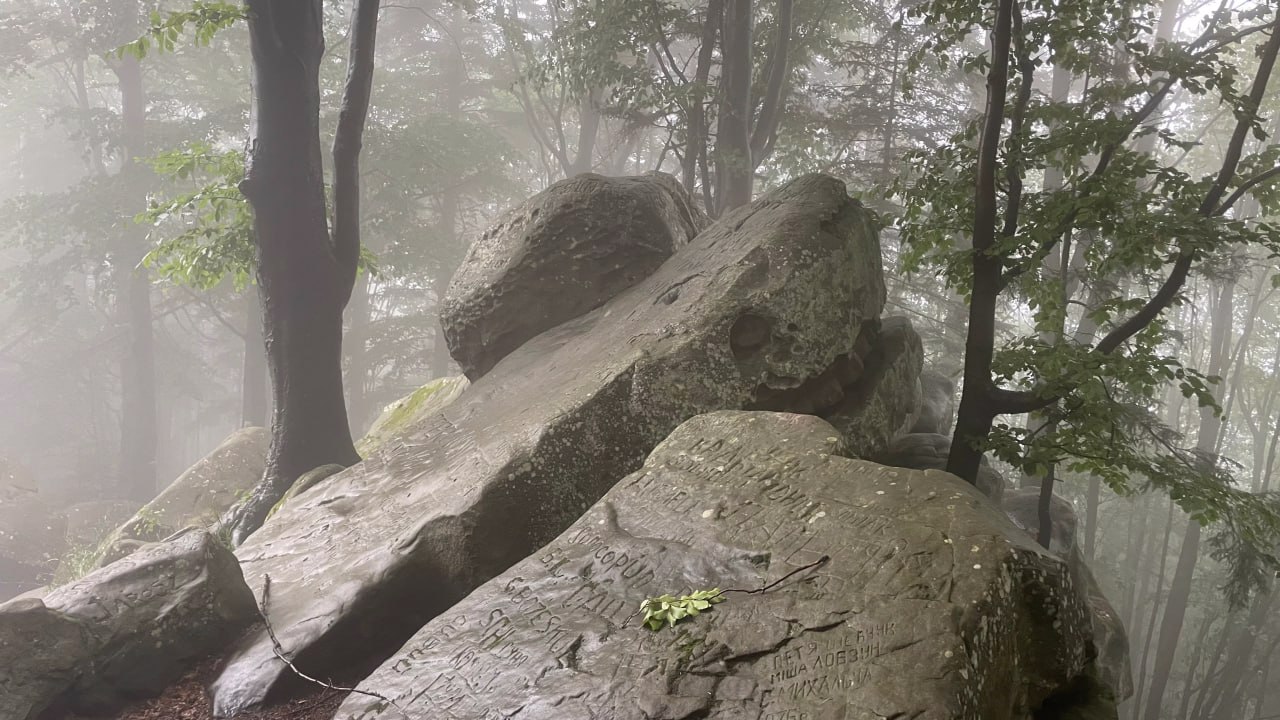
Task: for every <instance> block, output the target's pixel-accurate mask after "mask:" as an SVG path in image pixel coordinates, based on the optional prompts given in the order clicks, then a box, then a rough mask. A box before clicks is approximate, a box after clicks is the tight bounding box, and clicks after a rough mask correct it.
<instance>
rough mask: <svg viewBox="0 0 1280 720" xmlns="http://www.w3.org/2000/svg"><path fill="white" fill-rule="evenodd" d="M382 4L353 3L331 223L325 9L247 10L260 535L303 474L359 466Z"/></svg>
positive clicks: (280, 2)
mask: <svg viewBox="0 0 1280 720" xmlns="http://www.w3.org/2000/svg"><path fill="white" fill-rule="evenodd" d="M378 5H379V3H378V2H377V1H376V0H372V1H371V0H356V3H355V6H354V8H353V11H352V21H351V59H350V62H349V65H348V77H347V87H346V92H345V94H344V97H343V106H342V111H341V114H340V116H339V120H338V131H337V135H336V137H335V140H334V150H333V155H334V182H333V193H334V214H333V232H332V235H330V232H329V227H328V225H327V223H326V219H325V196H324V170H323V167H322V162H321V148H320V81H319V72H320V63H321V59H322V57H323V55H324V22H323V21H324V4H323V2H322V0H248V2H247V4H246V7H247V10H248V13H249V38H250V47H251V50H252V54H253V70H254V97H253V111H254V112H253V136H252V140H251V145H250V148H249V154H248V161H247V166H246V169H245V180H244V183H243V188H242V189H243V191H244V194H245V197H247V198H248V199H249V202H250V203H251V204H252V205H253V208H254V230H255V232H256V235H257V238H258V288H259V292H260V295H261V298H262V306H263V316H264V322H265V336H266V347H267V364H268V367H269V368H270V372H271V380H272V397H273V399H274V401H275V408H274V411H273V413H272V421H271V450H270V453H269V455H268V458H267V471H266V473H265V475H264V477H263V480H262V483H261V484H260V485H259V487H258V488H257V489H256V490H255V491H254V494H253V497H251V498H250V500H249V501H248V502H247V503H246V504H245V505H244V506H242V507H241V508H240V509H239V510H238V511H237V514H236V517H235V518H234V521H233V524H234V528H235V530H234V535H235V538H234V539H235V541H236V542H237V543H238V542H241V541H242V540H243V539H244V538H245V537H247V536H248V535H249V533H252V532H253V531H254V530H256V529H257V528H258V527H259V526H261V524H262V522H263V520H264V519H265V518H266V515H267V512H268V511H269V510H270V509H271V507H272V506H273V505H274V504H275V503H276V502H277V501H278V500H279V498H280V497H281V496H282V495H283V494H284V493H285V491H287V490H288V488H289V486H290V485H292V484H293V482H294V480H296V479H297V478H298V477H299V476H300V475H302V474H303V473H305V472H307V471H309V470H311V469H313V468H316V467H319V466H320V465H325V464H329V463H334V464H338V465H351V464H353V463H356V462H358V461H359V460H360V457H359V455H357V454H356V451H355V446H354V444H353V443H352V442H351V430H350V428H349V427H348V424H347V410H346V404H345V401H344V398H343V392H342V311H343V308H344V307H346V304H347V301H348V300H349V299H350V297H351V290H352V287H353V285H354V283H355V277H356V264H357V261H358V258H359V250H360V245H359V242H360V241H359V203H360V197H359V173H358V169H359V165H358V162H359V153H360V143H361V136H362V135H363V131H364V121H365V117H366V114H367V111H368V102H369V91H370V87H371V84H372V74H373V45H374V41H375V37H376V36H375V32H376V24H377V19H378Z"/></svg>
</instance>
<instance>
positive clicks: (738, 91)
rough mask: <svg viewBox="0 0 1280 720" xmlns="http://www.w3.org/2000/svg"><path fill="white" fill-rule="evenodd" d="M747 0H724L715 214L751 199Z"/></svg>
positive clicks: (749, 3) (717, 127)
mask: <svg viewBox="0 0 1280 720" xmlns="http://www.w3.org/2000/svg"><path fill="white" fill-rule="evenodd" d="M751 5H752V3H751V0H725V5H724V24H723V27H722V30H721V33H720V56H721V71H720V114H719V117H718V118H717V120H718V122H717V124H716V153H715V154H716V184H717V186H718V191H717V193H716V214H717V215H723V214H724V213H726V212H728V211H730V210H732V209H734V208H736V207H741V206H743V205H746V204H747V203H749V202H751V188H752V184H753V182H754V179H755V178H754V172H753V171H752V165H751V107H752V106H751V26H752V22H751V21H752V13H751Z"/></svg>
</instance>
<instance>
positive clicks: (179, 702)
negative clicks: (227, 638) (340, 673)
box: [41, 658, 347, 720]
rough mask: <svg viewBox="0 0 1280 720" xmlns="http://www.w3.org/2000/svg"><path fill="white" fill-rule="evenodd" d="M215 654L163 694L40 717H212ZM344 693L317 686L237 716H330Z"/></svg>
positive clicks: (304, 719) (320, 719) (318, 719)
mask: <svg viewBox="0 0 1280 720" xmlns="http://www.w3.org/2000/svg"><path fill="white" fill-rule="evenodd" d="M218 660H219V659H218V658H209V659H207V660H205V661H203V662H201V663H200V664H199V665H197V666H196V667H195V668H194V669H192V670H191V671H190V672H188V673H187V674H186V675H184V676H183V677H182V679H181V680H178V681H177V682H175V683H174V684H173V685H171V686H169V689H167V690H165V692H164V694H163V695H161V696H160V697H157V698H152V699H150V700H140V701H138V702H134V703H131V704H129V705H127V706H126V707H125V708H124V709H123V710H121V711H120V712H117V713H113V714H110V715H77V714H74V713H68V712H61V713H59V712H56V711H55V712H51V713H45V715H44V716H43V717H42V718H41V720H213V705H212V703H211V702H210V700H209V695H208V693H207V692H205V688H206V687H207V686H208V685H209V683H211V682H213V679H214V678H215V677H217V669H218ZM346 696H347V693H344V692H338V691H335V690H327V689H325V688H321V687H317V688H316V689H315V692H311V693H308V694H306V695H303V696H301V697H298V698H295V699H293V700H289V701H286V702H282V703H280V704H277V705H272V706H270V707H266V708H263V709H262V710H258V711H255V712H248V713H244V714H242V715H237V716H236V720H331V718H333V714H334V712H335V711H336V710H337V709H338V705H340V704H342V700H343V699H344V698H345V697H346Z"/></svg>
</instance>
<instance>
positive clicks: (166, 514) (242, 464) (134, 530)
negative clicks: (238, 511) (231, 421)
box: [97, 427, 271, 567]
mask: <svg viewBox="0 0 1280 720" xmlns="http://www.w3.org/2000/svg"><path fill="white" fill-rule="evenodd" d="M270 442H271V433H270V432H269V431H267V429H266V428H260V427H249V428H244V429H241V430H237V431H236V432H234V433H232V434H231V435H230V436H229V437H227V439H226V440H223V441H222V444H221V445H219V446H218V447H216V448H214V450H213V451H212V452H210V453H209V454H208V455H205V456H204V457H203V458H201V459H200V460H199V461H197V462H196V464H195V465H192V466H191V468H190V469H188V470H187V471H186V472H184V473H182V475H181V476H179V477H178V479H177V480H174V481H173V482H172V483H171V484H170V485H169V487H167V488H165V489H164V491H162V492H161V493H160V494H159V495H157V496H156V497H155V498H154V499H153V500H152V501H151V502H149V503H147V504H146V505H144V506H142V509H140V510H138V512H137V513H135V514H134V516H133V517H132V518H130V519H129V521H128V522H126V523H125V524H123V525H121V526H120V527H119V528H118V529H117V530H116V531H115V532H113V533H111V535H110V536H109V537H108V538H107V539H106V540H104V541H103V544H102V552H101V555H100V556H99V558H98V563H97V566H98V567H104V566H106V565H107V564H109V563H112V562H115V561H116V560H119V559H120V558H122V557H125V556H126V555H129V554H130V553H133V552H136V551H137V550H138V548H140V547H143V546H144V545H146V544H147V543H151V542H155V541H157V540H160V539H161V538H165V537H168V536H170V535H172V534H174V533H175V532H177V531H179V530H182V529H183V528H186V527H191V526H196V527H210V526H212V525H213V524H214V523H216V522H217V521H218V518H219V517H220V516H221V515H222V513H224V512H226V511H227V509H228V508H230V507H231V506H232V505H234V504H235V503H236V501H237V500H239V499H240V498H241V497H242V496H243V495H245V494H246V493H248V492H250V491H251V490H253V488H254V486H255V485H257V484H258V481H259V480H261V479H262V471H263V470H264V469H265V468H266V466H267V446H268V445H269V444H270Z"/></svg>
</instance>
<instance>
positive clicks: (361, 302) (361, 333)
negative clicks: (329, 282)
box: [346, 273, 373, 437]
mask: <svg viewBox="0 0 1280 720" xmlns="http://www.w3.org/2000/svg"><path fill="white" fill-rule="evenodd" d="M372 291H373V287H372V284H371V283H370V281H369V275H368V274H367V273H366V274H364V275H362V276H361V277H360V278H359V279H357V280H356V288H355V291H354V292H353V293H352V294H351V304H350V306H349V307H348V308H347V314H348V317H349V318H350V322H349V323H348V327H347V342H346V347H347V373H346V378H347V381H346V386H347V419H348V420H349V421H350V423H351V436H352V437H360V436H361V435H362V434H364V429H365V423H367V422H368V421H369V414H370V407H369V389H370V387H369V386H370V377H369V373H370V368H369V329H370V326H371V318H370V317H369V313H370V311H371V309H372V302H371V298H370V295H369V294H370V293H371V292H372Z"/></svg>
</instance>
